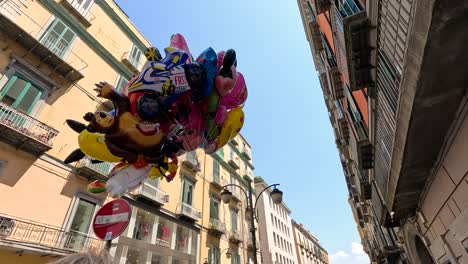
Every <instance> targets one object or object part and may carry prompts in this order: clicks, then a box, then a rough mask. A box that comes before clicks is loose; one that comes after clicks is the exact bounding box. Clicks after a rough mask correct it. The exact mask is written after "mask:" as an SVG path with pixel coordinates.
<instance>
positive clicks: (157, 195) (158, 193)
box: [132, 183, 169, 206]
mask: <svg viewBox="0 0 468 264" xmlns="http://www.w3.org/2000/svg"><path fill="white" fill-rule="evenodd" d="M132 195H133V196H134V197H135V198H137V199H141V200H145V201H148V202H150V203H152V204H156V205H159V206H161V205H163V204H165V203H168V202H169V195H168V194H167V193H166V192H164V191H162V190H161V189H159V188H158V187H156V186H152V185H150V184H148V183H144V184H142V185H141V186H140V187H138V188H137V189H136V190H134V191H133V192H132Z"/></svg>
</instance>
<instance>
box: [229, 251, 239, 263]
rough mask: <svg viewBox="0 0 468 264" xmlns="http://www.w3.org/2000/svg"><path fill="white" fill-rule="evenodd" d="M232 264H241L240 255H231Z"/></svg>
mask: <svg viewBox="0 0 468 264" xmlns="http://www.w3.org/2000/svg"><path fill="white" fill-rule="evenodd" d="M231 264H241V261H240V255H239V253H237V252H235V253H232V255H231Z"/></svg>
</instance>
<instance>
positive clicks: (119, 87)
mask: <svg viewBox="0 0 468 264" xmlns="http://www.w3.org/2000/svg"><path fill="white" fill-rule="evenodd" d="M127 83H128V80H127V78H125V77H123V76H120V77H119V79H118V80H117V84H116V85H115V89H116V90H117V91H121V90H122V88H123V87H124V86H125V85H126V84H127Z"/></svg>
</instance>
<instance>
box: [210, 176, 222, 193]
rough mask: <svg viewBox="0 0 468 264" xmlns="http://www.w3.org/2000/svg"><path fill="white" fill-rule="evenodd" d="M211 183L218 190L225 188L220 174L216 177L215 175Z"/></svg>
mask: <svg viewBox="0 0 468 264" xmlns="http://www.w3.org/2000/svg"><path fill="white" fill-rule="evenodd" d="M210 185H211V186H212V187H213V188H214V189H216V190H221V189H222V188H223V184H222V183H221V179H220V176H219V175H218V176H217V177H216V176H214V175H213V180H212V181H211V183H210Z"/></svg>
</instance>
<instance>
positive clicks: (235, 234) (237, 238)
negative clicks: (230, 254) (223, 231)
mask: <svg viewBox="0 0 468 264" xmlns="http://www.w3.org/2000/svg"><path fill="white" fill-rule="evenodd" d="M229 241H230V242H231V243H234V244H239V243H240V242H242V235H241V233H240V232H239V231H237V230H231V232H230V234H229Z"/></svg>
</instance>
